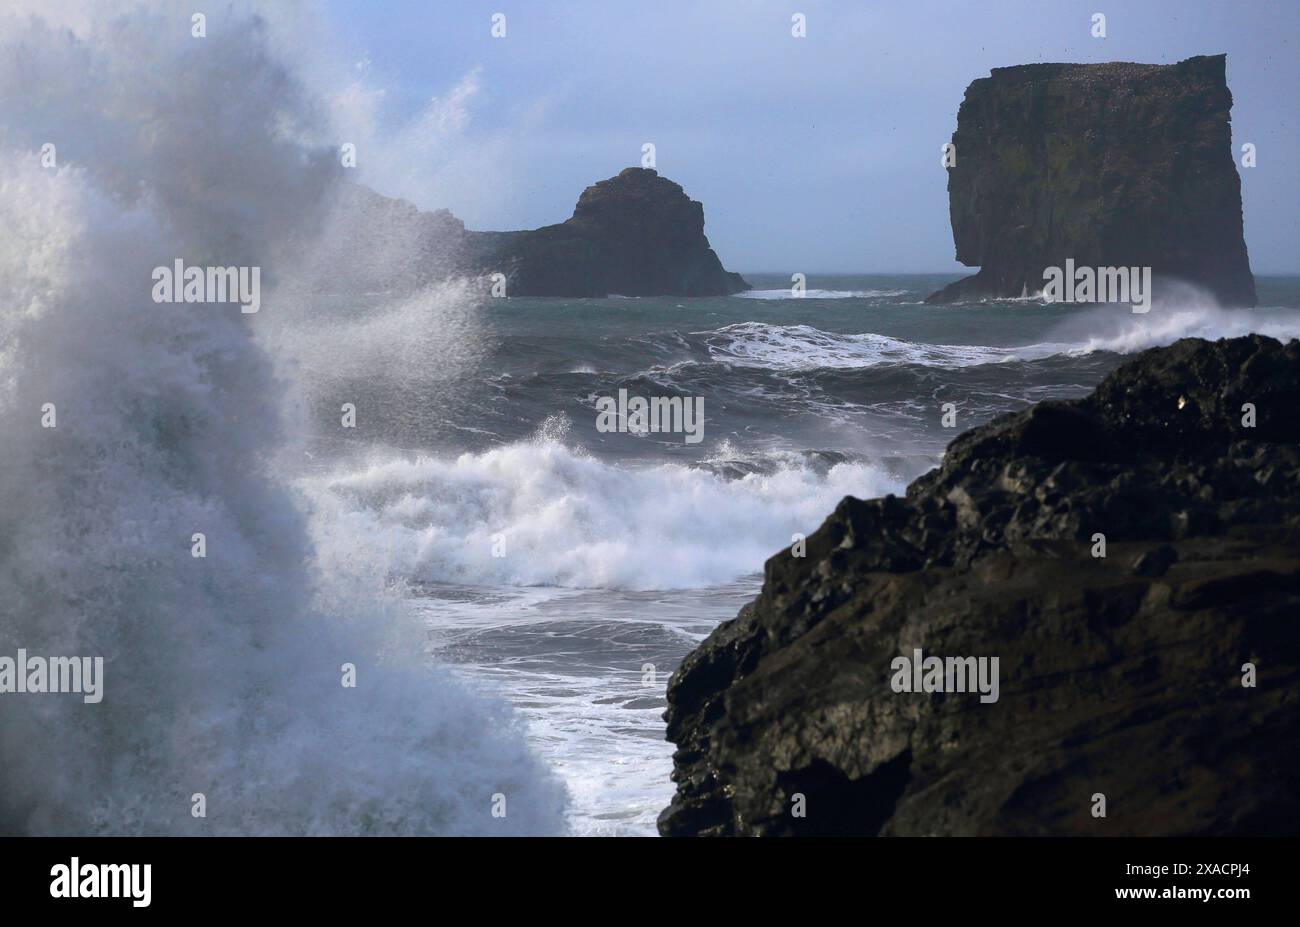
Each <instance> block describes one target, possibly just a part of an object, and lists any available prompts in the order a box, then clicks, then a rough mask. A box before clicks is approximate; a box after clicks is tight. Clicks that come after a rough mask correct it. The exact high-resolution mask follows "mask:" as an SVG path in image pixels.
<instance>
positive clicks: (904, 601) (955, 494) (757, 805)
mask: <svg viewBox="0 0 1300 927" xmlns="http://www.w3.org/2000/svg"><path fill="white" fill-rule="evenodd" d="M795 554H796V552H793V551H792V550H785V551H782V552H781V553H778V554H777V555H775V556H774V557H772V558H771V559H769V560H768V562H767V564H766V566H765V576H764V584H763V588H762V591H761V593H760V595H759V596H758V598H757V599H756V600H755V601H754V602H752V603H751V604H749V605H748V606H746V607H745V608H744V609H743V610H742V611H741V613H740V615H739V616H738V617H737V618H735V619H733V620H732V621H729V622H726V623H724V624H723V625H721V626H719V627H718V628H717V629H716V630H715V631H714V632H713V633H712V634H711V635H710V636H709V637H708V638H707V639H706V640H705V641H704V642H703V643H702V644H701V645H700V646H699V647H698V648H697V649H696V650H695V651H694V652H692V653H691V654H690V655H689V656H688V657H687V658H686V660H685V661H684V662H683V663H682V665H681V666H680V667H679V669H678V670H677V672H676V673H675V674H674V675H673V677H672V679H671V681H670V683H669V688H668V706H669V707H668V711H667V713H666V714H665V718H666V720H667V722H668V739H669V740H671V741H673V742H674V743H675V744H676V745H677V747H678V749H677V751H676V753H675V754H674V773H673V779H674V781H676V783H677V793H676V795H675V797H674V798H673V801H672V804H671V806H670V807H669V808H667V809H666V810H665V811H664V812H663V814H662V815H661V816H660V819H659V829H660V831H661V833H663V834H665V835H798V834H809V835H821V834H865V835H874V834H880V835H931V834H933V835H1029V834H1038V835H1046V834H1055V835H1068V834H1092V835H1106V836H1121V835H1197V834H1199V835H1210V834H1272V833H1286V832H1289V830H1290V829H1291V828H1292V827H1293V826H1294V823H1293V822H1294V820H1295V818H1296V815H1297V813H1300V765H1298V764H1297V762H1296V761H1297V758H1298V757H1297V753H1298V752H1300V751H1298V750H1297V744H1300V711H1298V710H1297V709H1298V708H1300V686H1297V683H1300V630H1298V626H1297V620H1298V616H1300V342H1297V341H1291V342H1290V343H1288V344H1285V345H1283V344H1281V343H1279V342H1277V341H1275V340H1273V339H1270V338H1267V337H1262V336H1258V335H1252V336H1248V337H1243V338H1237V339H1231V340H1221V341H1218V342H1213V343H1211V342H1207V341H1203V340H1199V339H1184V340H1182V341H1179V342H1177V343H1175V344H1173V345H1171V346H1169V347H1165V348H1158V349H1153V350H1149V351H1147V352H1145V353H1143V354H1142V355H1140V356H1138V357H1137V358H1136V359H1134V360H1132V361H1130V362H1128V363H1126V364H1125V365H1123V366H1122V367H1120V368H1118V369H1117V370H1115V371H1114V372H1113V373H1111V374H1110V375H1109V376H1108V377H1106V379H1105V380H1104V381H1103V382H1102V383H1101V385H1100V386H1098V388H1097V389H1096V390H1095V392H1094V393H1093V394H1092V395H1090V396H1088V397H1086V398H1084V399H1079V400H1071V401H1048V402H1042V403H1039V404H1037V405H1035V406H1032V407H1030V408H1028V409H1026V410H1024V411H1021V412H1018V413H1014V414H1009V415H1004V416H1001V417H999V418H997V419H995V420H993V421H991V422H989V423H987V424H985V425H982V426H980V427H977V428H974V429H972V430H971V431H969V432H967V433H965V434H963V435H961V436H960V437H958V438H957V439H956V440H955V441H954V442H953V443H952V444H951V445H950V446H949V448H948V452H947V454H946V456H945V458H944V460H943V463H942V465H941V466H940V467H939V468H938V469H936V470H933V471H931V472H930V473H928V474H926V475H925V476H923V477H921V478H919V479H918V480H916V481H915V482H913V483H912V485H911V486H910V487H909V488H908V490H907V493H906V496H905V497H902V498H898V497H894V496H889V497H886V498H884V499H875V500H870V501H862V500H859V499H855V498H852V497H849V498H846V499H844V500H843V501H842V502H841V503H840V505H839V506H838V507H837V508H836V510H835V511H834V513H832V514H831V515H830V517H829V518H827V520H826V522H825V523H824V524H823V525H822V526H821V527H820V528H819V529H818V530H817V531H816V532H815V533H814V534H812V535H811V536H810V537H809V538H808V539H807V546H806V553H805V555H804V556H802V557H801V556H796V555H795ZM1101 554H1104V555H1101ZM916 649H923V650H924V652H925V653H927V654H936V655H941V656H943V655H947V656H958V655H978V656H985V657H997V658H998V659H999V663H1000V668H1001V681H1000V697H999V698H998V699H997V700H996V701H995V702H993V703H986V702H984V701H982V700H981V698H980V696H979V695H977V694H973V693H970V692H969V691H967V692H965V693H962V692H952V691H948V692H898V691H895V690H894V688H892V687H891V684H890V678H891V670H890V667H891V662H892V661H893V660H895V659H896V658H898V657H900V656H904V657H910V656H911V655H912V654H913V653H914V651H915V650H916ZM1099 798H1100V800H1101V803H1102V807H1104V816H1103V815H1099V814H1098V808H1099V804H1098V799H1099Z"/></svg>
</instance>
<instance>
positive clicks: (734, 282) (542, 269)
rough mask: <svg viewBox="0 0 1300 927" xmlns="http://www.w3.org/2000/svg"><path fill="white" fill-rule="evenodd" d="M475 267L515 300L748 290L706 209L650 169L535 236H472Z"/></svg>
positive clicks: (589, 197)
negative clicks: (707, 227) (721, 255)
mask: <svg viewBox="0 0 1300 927" xmlns="http://www.w3.org/2000/svg"><path fill="white" fill-rule="evenodd" d="M467 245H468V254H469V258H470V263H471V264H472V266H474V267H476V268H479V269H480V270H481V271H482V272H484V273H492V272H501V273H505V274H506V276H507V279H508V281H509V283H508V292H509V293H510V295H512V296H605V295H606V294H609V293H618V294H621V295H624V296H725V295H728V294H731V293H738V292H740V291H741V290H746V289H749V285H748V284H747V283H745V281H744V280H743V279H741V277H740V275H739V274H734V273H728V272H727V271H726V270H724V269H723V267H722V262H721V261H720V260H718V256H717V255H716V254H715V253H714V252H713V249H712V248H710V247H709V240H708V238H706V237H705V236H704V207H703V206H702V205H701V204H700V203H699V202H697V201H696V200H693V199H691V198H690V197H689V196H687V195H686V191H684V190H683V189H682V188H681V186H679V185H678V184H675V183H673V182H672V181H671V180H668V179H667V178H666V177H660V176H659V174H658V173H657V172H655V171H653V170H650V169H648V168H638V167H629V168H627V169H626V170H624V171H622V172H621V173H620V174H618V176H616V177H611V178H609V179H608V180H602V181H600V182H599V183H597V184H594V185H592V186H590V187H588V188H587V189H586V190H584V191H583V193H582V196H580V197H579V198H578V205H577V206H576V207H575V208H574V210H573V216H572V217H571V218H569V219H568V220H566V221H565V222H562V223H560V224H559V225H548V226H546V227H544V228H540V229H537V230H535V231H531V232H470V233H468V241H467Z"/></svg>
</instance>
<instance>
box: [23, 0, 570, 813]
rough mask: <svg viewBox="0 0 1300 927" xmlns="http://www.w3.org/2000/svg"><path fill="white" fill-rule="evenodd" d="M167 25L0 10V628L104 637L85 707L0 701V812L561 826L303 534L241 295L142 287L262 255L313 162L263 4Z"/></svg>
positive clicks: (277, 239) (387, 613)
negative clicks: (4, 14) (176, 268)
mask: <svg viewBox="0 0 1300 927" xmlns="http://www.w3.org/2000/svg"><path fill="white" fill-rule="evenodd" d="M170 6H171V5H170V4H168V5H166V7H170ZM166 7H164V8H166ZM218 15H219V16H220V21H219V22H217V19H218ZM189 23H190V20H189V13H188V12H185V11H180V12H176V13H165V12H152V11H150V10H148V9H143V8H139V7H132V8H130V11H129V12H126V13H123V14H121V15H117V16H106V17H103V18H102V19H97V20H95V21H94V22H90V23H86V24H80V25H78V26H77V27H76V29H75V31H68V30H65V29H62V28H60V27H59V24H52V23H49V22H46V21H44V20H42V19H39V18H36V17H26V18H18V17H10V18H5V19H3V24H2V25H0V30H2V31H0V49H2V50H0V95H2V96H3V98H4V100H5V107H4V112H3V116H2V117H0V120H2V123H0V148H2V149H3V150H2V151H0V223H3V227H4V228H5V230H6V234H5V236H4V240H3V242H0V303H2V304H3V306H4V311H3V314H0V432H3V434H4V436H5V437H4V440H3V441H0V474H3V478H2V479H0V654H4V655H9V656H13V655H14V654H15V652H16V650H17V649H18V648H26V649H27V651H28V652H29V653H33V654H41V655H94V656H102V657H103V659H104V677H103V701H102V702H101V703H99V704H94V705H90V704H84V703H83V702H82V700H81V698H80V697H79V696H77V695H67V694H60V695H55V694H30V693H29V694H21V695H19V694H9V695H5V696H3V697H2V698H0V750H2V751H3V758H4V763H3V768H2V769H0V832H4V833H31V834H64V835H69V834H77V835H86V834H187V835H191V834H192V835H197V834H265V833H287V834H428V833H436V834H451V833H455V834H496V833H549V832H557V831H560V830H562V829H563V828H564V826H565V825H564V818H563V813H564V806H565V801H566V798H565V794H564V791H563V789H562V787H561V786H560V785H559V784H558V783H557V782H556V781H555V779H554V778H553V777H552V775H551V774H550V773H549V772H548V771H547V770H546V769H545V768H544V767H543V766H542V764H541V763H540V762H539V761H538V760H537V759H535V758H534V756H533V755H532V753H531V752H530V751H529V749H527V748H526V747H525V741H524V737H523V734H522V732H521V730H519V729H518V727H517V725H516V722H515V721H514V716H513V715H512V714H511V713H509V712H507V711H506V710H505V709H504V708H503V707H502V706H501V705H499V704H498V703H495V702H489V701H486V700H484V699H483V698H481V697H478V696H471V695H470V694H468V692H467V691H466V690H465V688H464V687H463V684H460V683H457V682H455V681H453V680H452V679H451V678H450V677H449V675H448V673H447V672H446V671H443V670H439V669H433V668H429V667H428V666H425V665H422V662H421V658H420V655H421V653H422V650H423V648H422V646H421V641H422V634H423V630H422V629H421V628H419V627H416V626H414V625H413V624H412V623H410V622H409V620H408V615H407V611H406V610H405V609H404V608H403V607H401V606H400V605H399V603H398V602H397V601H396V600H391V599H387V598H385V597H384V596H383V595H382V594H380V593H379V591H378V590H377V589H375V588H374V587H372V586H367V585H364V583H363V580H364V577H363V576H362V575H361V574H358V573H356V572H355V571H347V570H341V569H339V570H336V569H327V568H326V565H325V564H324V563H323V562H322V561H320V560H319V559H318V558H317V553H316V551H315V550H314V549H313V547H312V545H311V543H310V537H309V533H308V528H307V525H308V517H307V515H306V513H305V502H304V500H302V499H301V498H300V496H299V495H298V494H297V492H296V491H295V490H294V488H293V487H291V486H288V485H286V484H285V483H284V481H283V479H282V478H281V476H280V475H279V473H278V472H277V471H276V469H275V468H274V467H273V466H271V462H272V461H273V460H274V459H275V457H276V454H277V452H278V451H279V449H280V448H281V445H282V444H283V441H284V437H283V436H284V434H285V432H286V427H285V420H284V415H283V412H282V411H281V403H280V400H281V397H282V396H283V395H284V394H285V392H286V389H287V388H288V384H285V383H284V382H282V381H281V380H279V379H278V378H277V377H276V375H275V374H274V373H273V369H272V363H271V359H270V358H269V357H268V356H267V355H266V354H265V352H264V351H262V350H261V349H260V348H259V347H258V345H257V344H256V342H255V341H254V338H253V334H252V326H251V324H250V321H249V317H247V316H243V315H241V314H240V312H239V307H238V306H231V305H213V304H209V305H193V306H190V305H180V306H178V305H160V304H155V303H153V302H152V301H151V299H150V287H151V269H152V268H153V267H156V266H159V265H169V264H170V261H171V260H172V259H173V258H175V257H184V258H185V259H186V261H187V262H189V263H191V264H193V263H202V262H211V263H220V264H222V265H229V264H240V265H260V266H262V267H263V268H264V270H265V273H264V274H263V277H262V280H263V283H264V285H265V284H266V282H267V281H268V280H274V279H275V277H276V275H277V274H276V272H277V269H279V268H283V267H285V266H289V265H290V264H291V262H292V250H291V244H292V243H293V241H294V240H295V237H296V230H299V229H301V228H304V227H307V228H310V227H312V220H313V218H314V217H315V216H316V215H317V213H318V212H319V210H320V209H321V208H323V204H324V203H325V202H326V201H327V194H328V191H329V189H330V187H331V185H332V184H333V182H334V175H335V171H334V167H333V165H334V164H335V160H334V158H333V154H332V150H331V148H329V147H326V146H324V145H321V144H317V143H316V142H315V141H314V139H315V135H314V124H313V118H314V117H313V113H314V111H315V108H314V106H313V103H312V100H311V96H310V94H309V93H308V92H307V91H306V90H304V89H303V88H302V87H300V86H299V84H298V83H297V81H296V80H295V79H294V77H293V73H292V71H291V70H290V68H289V65H288V64H287V63H286V62H284V61H283V60H281V59H280V58H279V57H277V55H276V54H275V53H273V51H272V49H273V48H274V47H276V45H275V43H274V41H272V39H271V37H270V35H269V29H268V26H267V25H266V23H265V22H263V21H262V20H261V19H260V18H258V17H256V16H251V15H248V16H246V15H242V14H239V13H236V12H234V11H233V10H231V9H229V8H227V9H226V10H224V11H223V12H221V13H220V14H210V16H209V34H208V37H207V38H206V39H205V40H203V41H201V42H200V41H194V40H192V39H190V37H189ZM20 48H21V50H22V51H21V53H19V52H18V49H20ZM36 87H40V88H41V89H40V91H39V92H38V91H37V90H35V89H34V88H36ZM123 113H127V114H130V117H131V118H130V120H129V121H127V120H123V119H122V114H123ZM50 139H55V140H57V141H58V145H57V152H58V166H57V167H51V166H46V165H43V164H42V163H41V162H40V156H39V154H38V152H39V151H40V148H41V146H42V144H43V143H45V142H46V141H48V140H50ZM273 311H274V298H273V297H270V298H265V297H264V299H263V302H262V312H264V313H265V312H273ZM49 410H53V412H52V414H54V415H55V416H56V417H55V418H54V427H42V416H43V415H44V414H45V413H46V412H47V411H49ZM199 533H201V534H203V535H205V539H206V557H202V558H200V557H196V556H193V555H192V553H193V543H194V541H193V538H194V535H196V534H199ZM344 664H353V665H354V666H355V668H356V680H357V682H356V686H355V688H347V687H344V686H343V685H342V684H341V681H342V667H343V665H344ZM497 793H500V794H503V795H505V796H506V798H507V801H508V814H507V816H506V817H505V818H494V817H493V816H492V815H491V809H492V803H493V795H494V794H497ZM199 795H202V796H203V798H204V800H205V802H206V817H196V816H194V814H193V813H192V810H193V809H194V808H195V807H196V803H197V800H198V799H197V797H198V796H199Z"/></svg>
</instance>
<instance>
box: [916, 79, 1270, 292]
mask: <svg viewBox="0 0 1300 927" xmlns="http://www.w3.org/2000/svg"><path fill="white" fill-rule="evenodd" d="M1225 61H1226V56H1224V55H1216V56H1213V57H1206V56H1201V57H1196V58H1189V59H1187V60H1186V61H1181V62H1179V63H1178V64H1172V65H1145V64H1128V63H1110V64H1030V65H1021V66H1019V67H1010V68H994V69H993V71H992V75H991V76H990V77H986V78H982V79H980V80H977V81H974V82H973V83H972V84H971V85H970V87H968V88H967V90H966V97H965V99H964V100H963V101H962V104H961V108H960V110H959V111H958V113H957V131H956V132H955V133H954V134H953V137H952V141H953V144H954V145H955V147H956V152H955V155H956V163H955V164H954V165H953V166H951V167H950V168H949V169H948V202H949V212H950V214H951V218H952V234H953V241H954V242H955V244H956V248H957V260H958V261H960V262H961V263H963V264H966V265H968V266H972V267H979V268H980V270H979V273H977V274H976V275H975V276H973V277H967V278H965V279H963V280H959V281H958V282H956V283H954V284H952V285H950V286H948V287H947V288H945V289H944V290H941V291H940V292H938V293H936V294H934V295H933V296H931V297H930V300H931V301H936V302H944V301H951V300H958V299H969V298H982V297H1008V296H1020V295H1021V294H1022V293H1023V292H1028V293H1034V292H1035V291H1037V290H1041V289H1042V287H1043V269H1044V268H1045V267H1050V266H1056V267H1064V266H1065V261H1066V259H1067V258H1073V259H1074V262H1075V265H1076V266H1088V267H1118V266H1124V267H1150V268H1152V271H1153V274H1154V275H1156V277H1157V278H1161V277H1174V278H1178V279H1183V280H1188V281H1192V282H1194V283H1198V284H1201V285H1203V286H1205V287H1208V288H1209V289H1210V290H1211V291H1212V292H1213V293H1214V294H1215V296H1216V297H1217V298H1218V299H1219V300H1220V301H1221V302H1222V303H1224V304H1225V305H1254V303H1255V281H1254V278H1253V277H1252V276H1251V273H1250V262H1249V260H1248V258H1247V255H1246V244H1245V241H1244V239H1243V237H1242V214H1241V183H1240V180H1239V178H1238V176H1237V170H1236V165H1235V163H1234V161H1233V151H1232V132H1231V123H1230V116H1229V110H1230V109H1231V107H1232V94H1231V93H1230V92H1229V90H1228V85H1227V80H1226V77H1225ZM1156 286H1157V291H1156V292H1157V294H1158V293H1159V281H1158V280H1157V284H1156Z"/></svg>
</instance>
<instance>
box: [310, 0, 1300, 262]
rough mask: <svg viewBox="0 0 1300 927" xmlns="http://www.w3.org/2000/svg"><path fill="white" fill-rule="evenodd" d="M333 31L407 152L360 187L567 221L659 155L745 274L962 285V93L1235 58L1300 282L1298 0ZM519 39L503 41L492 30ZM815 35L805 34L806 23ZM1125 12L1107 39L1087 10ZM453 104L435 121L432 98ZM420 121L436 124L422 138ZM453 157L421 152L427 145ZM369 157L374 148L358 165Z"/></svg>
mask: <svg viewBox="0 0 1300 927" xmlns="http://www.w3.org/2000/svg"><path fill="white" fill-rule="evenodd" d="M325 8H326V11H327V14H328V16H327V18H328V20H329V30H330V32H331V33H332V38H333V41H334V44H335V45H336V46H337V49H338V53H339V54H343V55H346V56H348V60H349V62H352V61H362V60H367V59H368V64H366V65H365V66H364V67H363V68H362V69H360V70H359V71H358V73H363V74H364V77H365V81H366V85H367V86H369V87H371V88H383V89H384V90H385V94H384V96H383V98H382V102H381V103H380V104H379V105H378V106H377V107H376V109H375V113H376V116H377V120H378V123H379V130H378V132H377V134H378V135H381V136H382V135H384V134H396V135H398V136H400V137H401V138H402V139H403V140H404V141H403V143H402V144H401V145H395V146H394V147H392V148H388V149H383V150H382V151H381V150H380V146H372V148H371V151H370V152H369V153H371V154H373V155H374V156H373V157H371V158H370V160H369V163H363V164H362V167H363V168H364V169H365V170H364V171H363V176H364V178H365V179H366V180H368V181H369V182H371V183H374V184H375V185H376V186H378V187H380V188H381V189H384V190H385V192H390V193H394V194H397V195H404V196H407V197H408V198H411V199H414V200H416V201H417V202H418V204H419V205H420V206H422V207H424V208H433V207H436V206H447V207H448V208H450V209H451V210H452V211H453V212H455V213H456V214H457V215H459V216H460V217H461V218H463V219H464V220H465V221H466V223H467V224H468V225H469V226H470V227H471V228H479V229H507V228H527V227H534V226H538V225H544V224H548V223H551V222H558V221H561V220H563V219H565V218H567V217H568V215H569V214H570V212H571V211H572V208H573V204H574V201H575V200H576V198H577V196H578V194H579V192H580V191H581V190H582V189H583V188H584V187H585V186H587V185H588V184H590V183H592V182H594V181H596V180H599V179H602V178H604V177H608V176H611V175H613V174H615V173H617V172H618V171H619V170H620V169H622V168H623V167H627V166H629V165H634V164H637V163H639V160H640V151H641V144H642V143H643V142H647V141H649V142H653V143H654V144H655V145H656V146H657V154H658V167H659V170H660V173H662V174H664V175H665V176H667V177H670V178H672V179H673V180H676V181H677V182H679V183H681V184H682V185H683V186H684V187H685V188H686V191H687V192H688V193H689V194H690V195H691V196H693V197H694V198H696V199H699V200H701V201H702V202H703V203H704V206H705V218H706V222H707V229H706V231H707V232H708V235H709V238H710V240H711V241H712V243H713V245H714V247H715V248H716V249H717V251H718V253H719V254H720V256H721V257H722V259H723V262H724V263H725V264H726V265H727V266H728V267H729V268H732V269H737V270H741V271H746V270H748V271H776V272H794V271H803V272H806V273H817V272H836V271H839V272H851V271H880V272H884V271H891V270H892V271H900V272H911V271H959V270H962V267H961V265H959V264H957V263H956V262H955V261H954V260H953V258H952V251H953V248H952V236H951V233H950V231H949V225H948V203H947V192H946V176H945V174H944V171H943V169H942V168H941V167H940V165H939V147H940V145H941V144H942V143H943V142H945V141H947V140H948V138H949V137H950V135H951V134H952V130H953V128H954V127H955V122H956V114H957V107H958V105H959V104H960V103H961V98H962V94H963V92H964V91H965V88H966V85H967V84H968V83H970V81H972V80H974V79H975V78H978V77H983V76H986V75H987V74H988V72H989V69H990V68H993V67H1001V66H1004V65H1012V64H1023V63H1027V62H1034V61H1079V62H1089V61H1115V60H1124V61H1141V62H1151V63H1162V62H1163V63H1167V62H1173V61H1177V60H1179V59H1182V58H1186V57H1188V56H1191V55H1197V54H1217V53H1220V52H1226V53H1227V54H1228V83H1229V87H1230V88H1231V90H1232V92H1233V96H1234V100H1235V104H1234V107H1233V133H1234V150H1236V151H1237V152H1238V155H1237V157H1238V159H1239V158H1240V153H1239V150H1240V146H1241V144H1242V143H1243V142H1247V141H1249V142H1253V143H1254V144H1255V145H1256V146H1257V148H1258V166H1257V167H1255V168H1254V169H1249V170H1248V169H1240V173H1241V175H1242V181H1243V190H1244V200H1245V216H1246V241H1247V245H1248V247H1249V249H1250V257H1251V264H1252V267H1253V268H1254V269H1255V271H1256V272H1257V273H1268V272H1300V246H1298V245H1297V233H1298V232H1300V229H1298V228H1297V222H1298V220H1297V216H1298V215H1300V184H1297V180H1296V178H1297V176H1300V152H1298V151H1297V148H1298V147H1300V133H1298V131H1297V122H1296V120H1297V115H1298V114H1300V55H1297V51H1298V49H1297V41H1300V2H1296V0H1281V2H1269V0H1231V2H1223V0H1150V2H1125V3H1118V2H1111V0H1088V2H1067V0H989V2H987V3H985V2H980V3H969V2H960V0H951V2H938V0H934V2H931V0H900V2H888V3H885V2H848V0H826V2H816V0H787V2H769V0H730V2H728V0H682V2H674V0H655V2H651V3H634V2H630V0H628V2H624V0H486V2H471V0H464V2H452V0H443V2H430V0H388V2H384V3H374V2H361V0H326V5H325ZM498 11H499V12H502V13H504V14H505V15H506V26H507V34H506V37H505V38H501V39H494V38H492V37H491V35H490V31H489V30H490V27H491V16H492V14H493V13H494V12H498ZM794 12H802V13H804V14H805V15H806V17H807V24H808V26H807V29H808V35H807V38H804V39H795V38H792V37H791V35H790V17H791V14H792V13H794ZM1094 12H1102V13H1105V14H1106V17H1107V32H1108V36H1107V38H1105V39H1096V38H1093V37H1092V36H1091V34H1090V29H1091V16H1092V14H1093V13H1094ZM434 98H437V100H438V103H436V104H434V105H433V109H432V111H427V108H428V107H429V101H430V100H431V99H434ZM421 112H426V116H425V119H424V121H423V122H421V123H418V124H416V125H412V124H411V120H412V119H413V118H414V117H416V115H417V114H419V113H421ZM435 131H436V132H437V133H439V134H441V136H442V140H441V141H439V142H437V143H433V142H429V141H427V140H426V141H423V142H422V141H421V140H420V136H421V135H422V134H425V133H428V132H435ZM366 154H367V152H366V150H365V149H364V148H363V153H362V160H363V162H364V161H365V155H366Z"/></svg>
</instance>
